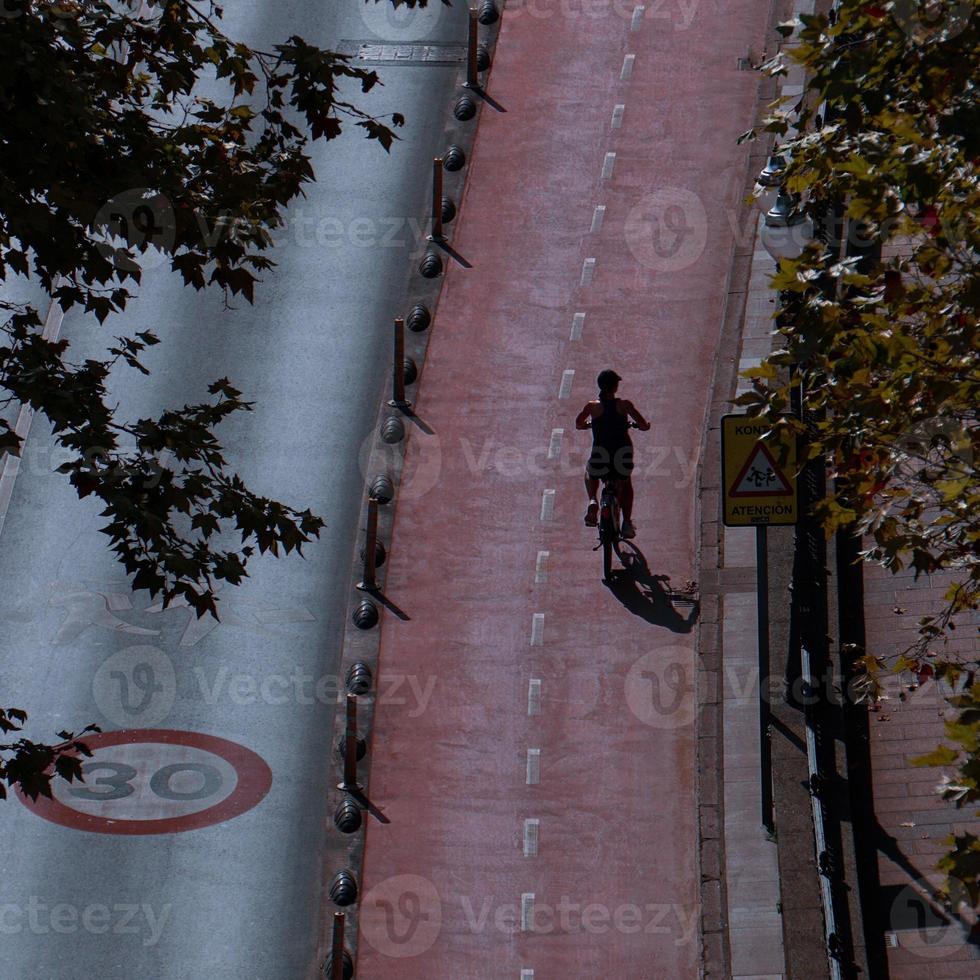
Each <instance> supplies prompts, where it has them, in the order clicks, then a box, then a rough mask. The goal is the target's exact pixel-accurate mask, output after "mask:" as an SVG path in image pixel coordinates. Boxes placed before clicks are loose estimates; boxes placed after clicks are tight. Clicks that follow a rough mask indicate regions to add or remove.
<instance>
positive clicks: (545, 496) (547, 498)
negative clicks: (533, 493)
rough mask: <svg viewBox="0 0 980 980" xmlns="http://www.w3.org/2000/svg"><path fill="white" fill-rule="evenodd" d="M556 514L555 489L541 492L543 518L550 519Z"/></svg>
mask: <svg viewBox="0 0 980 980" xmlns="http://www.w3.org/2000/svg"><path fill="white" fill-rule="evenodd" d="M554 516H555V491H554V490H545V492H544V493H542V494H541V520H542V521H550V520H552V519H553V518H554Z"/></svg>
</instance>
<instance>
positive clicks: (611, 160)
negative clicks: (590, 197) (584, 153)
mask: <svg viewBox="0 0 980 980" xmlns="http://www.w3.org/2000/svg"><path fill="white" fill-rule="evenodd" d="M615 165H616V154H615V153H607V154H606V157H605V159H604V160H603V161H602V174H601V179H602V180H609V178H610V177H612V172H613V167H614V166H615Z"/></svg>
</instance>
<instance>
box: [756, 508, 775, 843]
mask: <svg viewBox="0 0 980 980" xmlns="http://www.w3.org/2000/svg"><path fill="white" fill-rule="evenodd" d="M767 532H768V528H767V527H766V526H765V524H760V525H758V526H757V527H756V529H755V574H756V592H757V607H758V617H759V774H760V776H761V778H762V826H763V827H765V828H766V830H767V831H768V832H769V833H770V834H771V833H772V832H773V829H774V827H773V812H772V743H771V741H770V739H769V555H768V548H767V543H768V540H767V539H768V533H767Z"/></svg>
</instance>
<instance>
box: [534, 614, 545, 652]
mask: <svg viewBox="0 0 980 980" xmlns="http://www.w3.org/2000/svg"><path fill="white" fill-rule="evenodd" d="M543 643H544V613H534V614H533V615H532V616H531V646H532V647H539V646H541V645H542V644H543Z"/></svg>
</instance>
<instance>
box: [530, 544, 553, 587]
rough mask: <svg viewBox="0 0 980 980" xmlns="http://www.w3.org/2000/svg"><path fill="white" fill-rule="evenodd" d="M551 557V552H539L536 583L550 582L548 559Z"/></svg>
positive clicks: (535, 575)
mask: <svg viewBox="0 0 980 980" xmlns="http://www.w3.org/2000/svg"><path fill="white" fill-rule="evenodd" d="M550 557H551V552H550V551H539V552H538V560H537V562H535V565H534V581H535V582H538V583H541V582H547V581H548V559H549V558H550Z"/></svg>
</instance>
